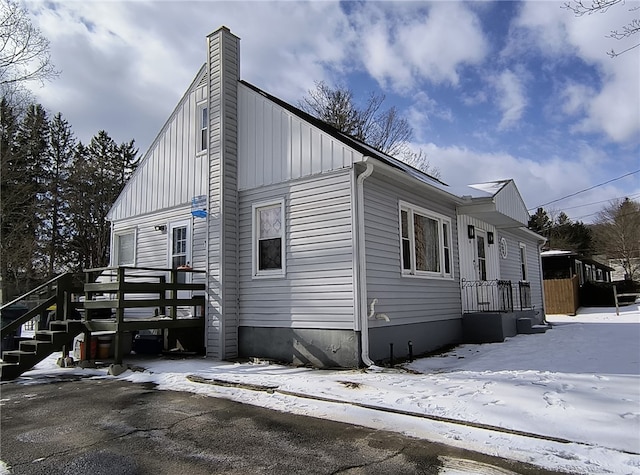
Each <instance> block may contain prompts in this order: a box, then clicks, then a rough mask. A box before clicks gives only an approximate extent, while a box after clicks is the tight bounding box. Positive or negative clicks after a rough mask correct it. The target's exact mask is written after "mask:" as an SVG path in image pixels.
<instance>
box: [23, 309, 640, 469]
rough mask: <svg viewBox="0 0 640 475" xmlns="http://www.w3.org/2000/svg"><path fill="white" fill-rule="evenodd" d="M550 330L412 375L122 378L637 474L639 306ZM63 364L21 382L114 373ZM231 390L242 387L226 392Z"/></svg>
mask: <svg viewBox="0 0 640 475" xmlns="http://www.w3.org/2000/svg"><path fill="white" fill-rule="evenodd" d="M547 320H548V321H550V322H551V323H553V325H554V327H553V329H552V330H550V331H548V332H547V333H545V334H538V335H518V336H516V337H513V338H509V339H508V340H507V341H505V342H504V343H494V344H484V345H462V346H459V347H456V348H455V349H454V350H452V351H450V352H448V353H446V354H443V355H440V356H434V357H431V358H422V359H418V360H416V361H414V362H413V363H410V364H406V365H405V367H404V368H406V369H401V368H396V369H383V368H370V369H367V370H344V371H321V370H313V369H307V368H294V367H287V366H279V365H273V364H248V363H245V364H231V363H220V362H216V361H212V360H207V359H204V358H197V359H187V360H171V359H142V360H140V359H136V360H135V362H134V364H137V365H140V366H142V367H144V368H145V371H144V372H130V371H127V372H125V373H123V374H122V375H121V376H119V378H121V379H125V380H130V381H133V382H147V381H148V382H155V383H157V384H158V387H159V389H166V390H181V391H192V392H196V393H200V394H204V395H209V396H214V397H225V398H229V399H233V400H236V401H240V402H245V403H248V404H255V405H259V406H263V407H268V408H272V409H277V410H281V411H290V412H294V413H296V414H304V415H310V416H315V417H322V418H328V419H333V420H337V421H343V422H348V423H355V424H360V425H364V426H368V427H374V428H379V429H385V430H391V431H397V432H402V433H404V434H408V435H411V436H415V437H420V438H425V439H429V440H433V441H436V442H444V443H447V444H450V445H455V446H459V447H464V448H467V449H471V450H475V451H479V452H483V453H487V454H491V455H497V456H502V457H505V458H510V459H513V460H521V461H524V462H529V463H533V464H536V465H539V466H541V467H545V468H549V469H555V470H562V471H567V472H572V473H616V474H624V473H640V310H639V306H638V305H637V304H636V305H633V306H629V307H623V308H621V312H620V316H616V314H615V310H613V309H585V310H584V311H582V312H580V313H579V314H578V315H577V316H575V317H570V316H563V315H551V316H548V317H547ZM54 362H55V359H54V358H50V359H49V360H47V361H45V362H43V363H41V364H40V365H38V366H37V367H36V368H35V369H34V370H32V371H30V372H28V373H25V376H26V377H27V378H23V379H21V380H20V381H22V382H23V383H25V384H29V383H37V382H38V380H39V379H40V378H41V377H44V376H45V375H48V376H49V377H50V376H51V375H52V372H66V373H68V372H78V373H81V374H84V375H91V376H92V377H105V370H81V369H71V370H69V369H67V370H64V369H57V368H55V367H52V366H53V364H54ZM408 370H409V371H408ZM187 376H189V379H188V378H187ZM194 376H195V377H196V378H194ZM198 378H199V380H200V381H201V382H194V379H198ZM214 380H215V381H214ZM202 381H205V382H206V381H209V382H212V383H216V384H203V383H202ZM225 382H226V383H237V384H238V386H233V385H224V386H223V385H220V384H221V383H225ZM242 385H244V386H245V387H246V386H248V385H260V386H269V387H270V388H272V389H271V390H268V391H267V390H260V388H258V387H254V388H253V389H246V388H245V387H242ZM263 389H264V388H263ZM314 398H315V399H314ZM333 401H336V402H333ZM376 408H378V409H376Z"/></svg>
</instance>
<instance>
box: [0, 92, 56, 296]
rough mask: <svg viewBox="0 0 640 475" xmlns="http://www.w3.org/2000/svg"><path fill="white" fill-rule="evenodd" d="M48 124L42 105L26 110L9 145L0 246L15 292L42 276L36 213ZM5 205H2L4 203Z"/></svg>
mask: <svg viewBox="0 0 640 475" xmlns="http://www.w3.org/2000/svg"><path fill="white" fill-rule="evenodd" d="M48 129H49V123H48V118H47V114H46V112H45V110H44V109H43V108H42V106H41V105H39V104H36V105H31V106H29V107H28V108H27V109H26V112H25V114H24V117H23V118H22V120H21V121H20V123H19V126H18V128H17V130H16V134H15V136H14V139H13V146H10V147H11V152H10V153H11V161H10V162H9V163H8V173H7V177H6V180H5V177H4V176H3V182H4V181H6V182H7V186H8V188H9V189H10V190H11V191H10V192H9V193H8V194H7V196H4V195H3V197H2V200H3V201H4V200H5V199H6V200H7V201H8V203H7V204H6V206H7V209H6V211H7V214H6V215H5V214H3V221H4V226H3V228H4V230H5V231H6V234H5V235H4V236H3V247H5V246H6V249H7V250H8V251H9V252H8V253H7V254H6V255H4V258H5V259H6V268H7V270H8V272H9V273H10V274H12V278H13V281H14V282H15V284H16V291H17V292H22V291H25V290H28V289H29V288H31V287H33V284H35V283H37V282H39V281H40V280H41V278H42V272H41V271H42V267H43V263H42V260H41V254H40V252H39V251H40V249H39V237H40V235H39V234H40V231H41V228H40V222H39V213H40V206H41V203H42V196H43V187H42V184H43V169H44V163H45V160H46V154H47V147H48V143H47V138H48V132H49V130H48ZM3 207H4V205H3Z"/></svg>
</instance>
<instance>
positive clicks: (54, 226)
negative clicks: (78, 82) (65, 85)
mask: <svg viewBox="0 0 640 475" xmlns="http://www.w3.org/2000/svg"><path fill="white" fill-rule="evenodd" d="M75 142H76V140H75V138H74V136H73V132H72V131H71V126H70V125H69V123H68V122H67V121H66V120H65V119H63V118H62V114H60V113H58V114H56V115H55V117H54V118H53V119H52V120H51V124H50V127H49V147H48V156H47V158H48V160H47V162H46V164H45V190H46V192H45V196H44V200H43V206H42V211H43V215H42V216H41V222H42V223H43V227H44V230H45V232H44V235H43V240H44V244H48V246H46V247H45V249H46V250H47V252H46V261H47V264H48V265H47V273H48V276H49V277H51V276H53V275H54V274H56V273H58V272H59V271H60V270H61V269H62V268H64V267H66V264H67V262H66V251H67V245H66V243H67V240H68V239H67V238H68V235H69V226H68V221H69V215H68V207H69V206H68V202H67V195H68V180H69V175H70V167H71V163H72V160H73V156H74V150H75Z"/></svg>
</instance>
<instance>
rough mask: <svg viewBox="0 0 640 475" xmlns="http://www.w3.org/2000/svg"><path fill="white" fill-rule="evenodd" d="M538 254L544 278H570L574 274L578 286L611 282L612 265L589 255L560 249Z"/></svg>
mask: <svg viewBox="0 0 640 475" xmlns="http://www.w3.org/2000/svg"><path fill="white" fill-rule="evenodd" d="M540 256H541V258H542V271H543V278H544V279H545V280H548V279H570V278H572V277H573V276H576V277H577V278H578V285H580V286H582V285H584V283H585V282H611V272H612V271H613V270H614V269H613V267H610V266H608V265H607V264H604V263H603V262H600V261H598V260H596V259H593V258H591V257H586V256H582V255H580V254H579V253H577V252H573V251H560V250H558V251H554V250H551V251H544V252H542V253H540Z"/></svg>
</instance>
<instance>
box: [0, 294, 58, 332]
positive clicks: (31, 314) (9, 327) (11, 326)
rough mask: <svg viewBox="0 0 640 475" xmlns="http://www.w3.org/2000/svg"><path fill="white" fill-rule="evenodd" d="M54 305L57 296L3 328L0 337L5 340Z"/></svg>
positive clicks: (0, 330)
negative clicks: (11, 333)
mask: <svg viewBox="0 0 640 475" xmlns="http://www.w3.org/2000/svg"><path fill="white" fill-rule="evenodd" d="M54 303H56V295H52V296H51V297H49V298H48V299H47V300H45V301H44V302H41V303H40V304H39V305H37V306H36V307H33V308H32V309H31V310H29V311H28V312H27V313H25V314H23V315H22V316H21V317H19V318H16V319H15V320H14V321H12V322H11V323H9V324H8V325H5V326H4V327H2V329H0V336H1V337H2V338H4V337H5V336H7V335H8V334H9V333H10V332H12V331H14V330H17V329H18V328H20V327H21V326H22V325H24V324H25V323H27V322H28V321H29V320H31V319H32V318H33V317H36V316H38V315H40V314H41V313H42V312H43V311H45V310H46V309H47V308H49V307H50V306H51V305H53V304H54Z"/></svg>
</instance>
